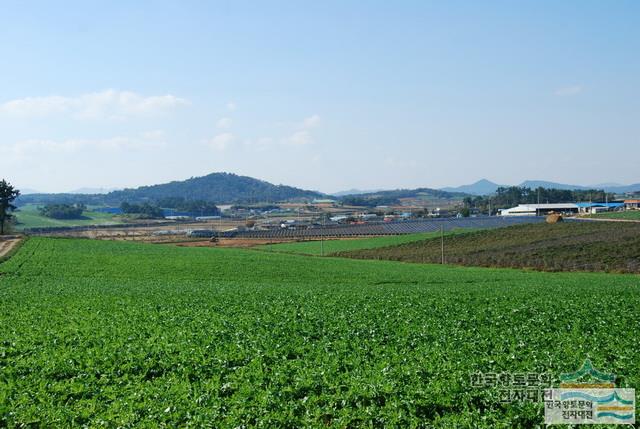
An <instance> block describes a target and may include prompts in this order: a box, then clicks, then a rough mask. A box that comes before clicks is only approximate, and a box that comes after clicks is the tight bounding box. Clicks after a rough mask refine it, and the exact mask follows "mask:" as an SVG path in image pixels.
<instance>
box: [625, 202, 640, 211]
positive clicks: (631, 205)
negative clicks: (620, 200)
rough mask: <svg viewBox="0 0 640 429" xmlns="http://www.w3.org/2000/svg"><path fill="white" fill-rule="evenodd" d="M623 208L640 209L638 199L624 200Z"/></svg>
mask: <svg viewBox="0 0 640 429" xmlns="http://www.w3.org/2000/svg"><path fill="white" fill-rule="evenodd" d="M624 208H626V209H627V210H640V200H625V201H624Z"/></svg>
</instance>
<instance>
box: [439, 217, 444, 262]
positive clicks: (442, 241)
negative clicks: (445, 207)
mask: <svg viewBox="0 0 640 429" xmlns="http://www.w3.org/2000/svg"><path fill="white" fill-rule="evenodd" d="M440 250H441V253H442V265H444V225H440Z"/></svg>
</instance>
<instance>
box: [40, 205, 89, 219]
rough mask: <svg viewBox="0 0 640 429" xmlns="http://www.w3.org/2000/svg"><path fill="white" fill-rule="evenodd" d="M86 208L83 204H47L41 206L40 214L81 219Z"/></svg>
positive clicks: (56, 217) (58, 217) (55, 217)
mask: <svg viewBox="0 0 640 429" xmlns="http://www.w3.org/2000/svg"><path fill="white" fill-rule="evenodd" d="M86 209H87V207H86V206H85V205H84V204H80V203H78V204H47V205H46V206H44V207H41V208H40V209H39V210H40V214H41V215H43V216H46V217H50V218H53V219H81V218H82V213H83V212H84V211H85V210H86Z"/></svg>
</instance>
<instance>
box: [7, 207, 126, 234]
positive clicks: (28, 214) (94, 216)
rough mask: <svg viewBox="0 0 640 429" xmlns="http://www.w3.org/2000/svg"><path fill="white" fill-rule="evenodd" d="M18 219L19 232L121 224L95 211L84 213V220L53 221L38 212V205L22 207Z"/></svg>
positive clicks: (105, 214)
mask: <svg viewBox="0 0 640 429" xmlns="http://www.w3.org/2000/svg"><path fill="white" fill-rule="evenodd" d="M15 215H16V218H17V220H18V222H19V224H18V225H17V228H18V229H19V230H22V229H25V228H48V227H56V226H79V225H109V224H117V223H119V222H117V221H115V220H114V219H113V215H112V214H109V213H99V212H93V211H85V212H84V213H83V217H84V218H83V219H52V218H49V217H46V216H42V215H41V214H40V213H39V212H38V205H36V204H27V205H24V206H22V207H20V210H19V211H17V212H15Z"/></svg>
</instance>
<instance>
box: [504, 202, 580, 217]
mask: <svg viewBox="0 0 640 429" xmlns="http://www.w3.org/2000/svg"><path fill="white" fill-rule="evenodd" d="M498 212H499V214H500V216H542V215H546V214H548V213H551V212H554V213H577V212H578V205H577V204H574V203H558V204H520V205H518V206H516V207H511V208H509V209H499V210H498Z"/></svg>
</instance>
